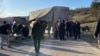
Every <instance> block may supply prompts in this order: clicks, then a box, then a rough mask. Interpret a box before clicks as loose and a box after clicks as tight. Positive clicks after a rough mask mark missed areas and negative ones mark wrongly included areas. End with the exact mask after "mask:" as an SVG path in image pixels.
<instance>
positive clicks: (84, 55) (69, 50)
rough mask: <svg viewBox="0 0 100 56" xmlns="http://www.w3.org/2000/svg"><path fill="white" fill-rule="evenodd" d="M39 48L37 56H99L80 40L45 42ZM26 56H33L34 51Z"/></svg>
mask: <svg viewBox="0 0 100 56" xmlns="http://www.w3.org/2000/svg"><path fill="white" fill-rule="evenodd" d="M41 46H42V47H41V50H40V52H41V53H40V54H39V56H100V52H99V50H97V49H96V48H94V47H92V46H91V45H90V44H89V43H87V42H85V41H82V40H77V41H75V40H67V41H59V40H46V41H44V42H42V44H41ZM27 56H35V54H34V50H33V51H32V53H30V55H27Z"/></svg>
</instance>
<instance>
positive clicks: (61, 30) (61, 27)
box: [59, 20, 65, 40]
mask: <svg viewBox="0 0 100 56" xmlns="http://www.w3.org/2000/svg"><path fill="white" fill-rule="evenodd" d="M64 36H65V21H64V20H63V21H62V22H61V23H60V25H59V37H60V40H65V38H64Z"/></svg>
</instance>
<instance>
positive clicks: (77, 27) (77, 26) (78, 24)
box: [73, 22, 81, 34]
mask: <svg viewBox="0 0 100 56" xmlns="http://www.w3.org/2000/svg"><path fill="white" fill-rule="evenodd" d="M73 30H74V33H76V34H81V31H80V23H79V22H77V23H74V27H73Z"/></svg>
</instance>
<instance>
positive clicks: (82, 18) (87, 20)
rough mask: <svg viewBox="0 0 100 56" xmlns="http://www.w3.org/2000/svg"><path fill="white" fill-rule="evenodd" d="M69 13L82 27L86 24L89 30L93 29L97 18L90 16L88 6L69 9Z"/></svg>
mask: <svg viewBox="0 0 100 56" xmlns="http://www.w3.org/2000/svg"><path fill="white" fill-rule="evenodd" d="M70 15H71V17H72V18H73V20H77V21H79V22H80V23H81V26H82V27H84V26H88V27H89V28H90V30H91V31H93V32H94V31H95V27H96V24H97V19H96V18H95V17H93V16H91V14H90V10H89V8H79V9H75V10H70Z"/></svg>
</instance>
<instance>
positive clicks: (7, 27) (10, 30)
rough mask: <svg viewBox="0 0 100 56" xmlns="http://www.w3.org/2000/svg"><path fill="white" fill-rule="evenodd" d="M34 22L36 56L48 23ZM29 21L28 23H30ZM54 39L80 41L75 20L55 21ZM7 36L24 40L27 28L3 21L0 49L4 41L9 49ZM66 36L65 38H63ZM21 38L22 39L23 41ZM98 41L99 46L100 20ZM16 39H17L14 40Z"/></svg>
mask: <svg viewBox="0 0 100 56" xmlns="http://www.w3.org/2000/svg"><path fill="white" fill-rule="evenodd" d="M32 21H35V23H34V24H33V28H32V32H31V35H32V39H33V40H34V46H35V52H36V54H37V55H38V53H39V50H40V42H41V39H44V36H43V34H44V33H45V29H46V27H47V24H48V22H46V21H42V20H32ZM32 21H30V22H29V23H31V22H32ZM54 29H55V30H54V38H55V39H60V40H61V41H64V40H66V37H67V38H69V37H74V39H75V40H78V39H81V36H80V35H81V27H80V23H79V22H78V21H76V20H74V21H71V20H60V19H59V20H57V21H56V23H55V27H54ZM9 34H13V35H14V34H17V35H20V34H21V35H22V36H23V37H24V38H25V37H28V34H29V28H28V26H26V25H25V24H22V23H20V24H16V22H15V21H14V22H13V23H11V24H8V23H7V22H6V21H3V25H1V26H0V40H1V41H0V48H1V49H3V43H4V40H6V42H7V46H8V47H11V44H10V36H9ZM65 36H66V37H65ZM23 37H22V39H23ZM94 37H97V39H98V45H99V46H100V20H99V21H98V24H97V27H96V31H95V35H94ZM16 39H17V38H16Z"/></svg>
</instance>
